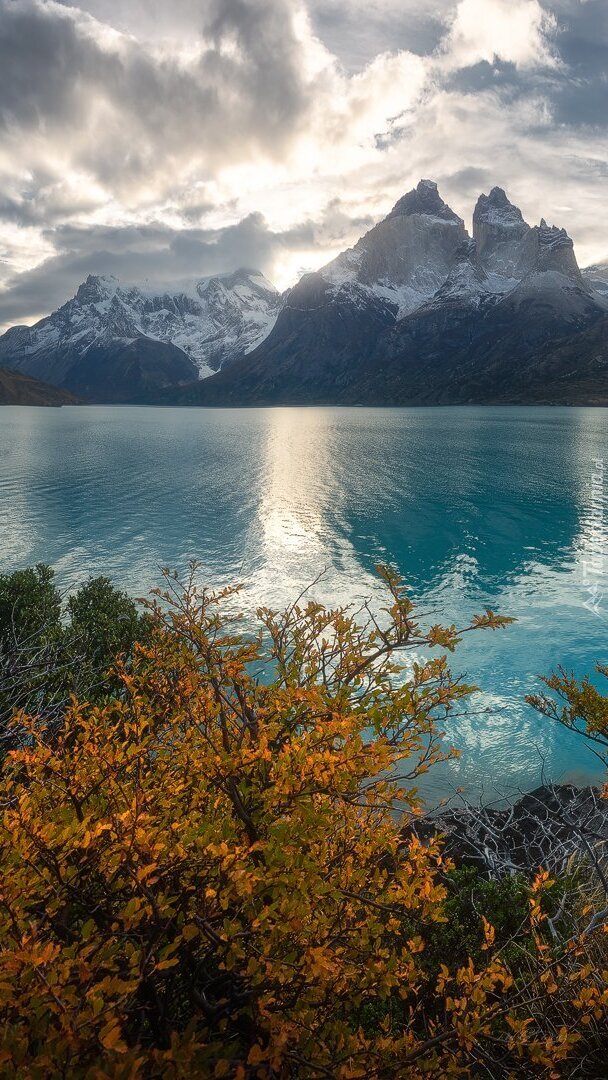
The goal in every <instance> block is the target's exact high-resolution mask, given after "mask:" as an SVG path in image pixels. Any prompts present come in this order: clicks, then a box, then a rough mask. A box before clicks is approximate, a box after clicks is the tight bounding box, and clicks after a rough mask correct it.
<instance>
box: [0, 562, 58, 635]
mask: <svg viewBox="0 0 608 1080" xmlns="http://www.w3.org/2000/svg"><path fill="white" fill-rule="evenodd" d="M60 631H61V597H60V595H59V592H58V590H57V586H56V585H55V575H54V572H53V570H51V568H50V566H45V565H44V564H43V563H39V564H38V565H37V566H31V567H28V569H27V570H16V571H15V572H14V573H12V574H0V641H7V640H9V641H11V640H12V642H13V643H16V642H19V643H24V642H26V641H27V642H30V643H40V642H42V641H48V640H50V639H52V638H53V637H56V636H57V635H58V634H59V633H60Z"/></svg>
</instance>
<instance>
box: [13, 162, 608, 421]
mask: <svg viewBox="0 0 608 1080" xmlns="http://www.w3.org/2000/svg"><path fill="white" fill-rule="evenodd" d="M472 220H473V230H472V236H471V235H469V232H468V231H467V229H466V228H465V225H464V221H463V219H462V218H461V217H459V215H458V214H456V213H455V212H454V211H453V210H452V209H451V207H450V206H448V204H447V203H446V202H444V200H443V199H442V197H441V195H440V193H439V190H438V187H437V184H436V183H435V182H434V181H432V180H421V181H420V182H419V183H418V185H417V186H416V187H415V188H413V189H412V190H411V191H409V192H407V193H406V194H405V195H404V196H402V197H401V198H400V199H399V200H398V201H397V202H396V203H395V205H394V206H393V208H392V210H391V211H390V212H389V213H388V214H387V215H386V217H385V218H383V219H382V220H381V221H379V222H378V223H377V224H376V225H374V226H373V227H372V228H371V229H369V230H368V232H366V233H365V235H364V236H362V237H361V238H360V239H359V240H358V241H357V242H356V243H355V244H354V245H353V246H352V247H351V248H348V249H347V250H346V251H344V252H342V253H341V254H340V255H338V256H337V257H336V258H334V259H332V260H331V261H330V262H329V263H327V264H326V265H325V266H324V267H321V268H320V269H319V270H318V271H314V272H312V273H308V274H305V275H304V276H303V277H302V278H301V279H300V281H298V282H297V283H296V285H294V286H293V288H291V289H289V290H287V292H286V293H285V294H283V296H282V297H279V294H278V293H277V292H276V290H275V289H274V287H273V286H272V285H271V284H270V283H269V282H268V281H267V280H266V279H265V278H264V277H263V275H261V274H260V273H259V272H258V271H255V270H251V269H247V268H242V269H240V270H237V271H235V272H234V273H233V274H224V275H218V276H215V277H212V278H207V279H201V280H199V281H195V282H193V283H189V284H186V285H184V287H183V288H181V289H179V288H177V287H175V286H174V287H172V292H169V291H165V292H163V291H162V290H160V289H159V288H158V287H149V286H122V285H121V284H120V282H118V281H117V280H116V279H115V278H108V277H106V278H102V277H98V276H94V275H90V276H89V277H88V278H87V280H86V281H85V282H83V283H82V285H81V286H80V287H79V289H78V290H77V292H76V294H75V296H74V297H73V298H72V300H70V301H68V302H67V303H66V304H65V305H63V306H62V307H61V308H59V309H58V311H57V312H55V313H53V314H52V315H50V316H47V318H46V319H44V320H41V321H40V322H39V323H38V324H37V325H36V326H35V327H32V328H24V327H15V328H12V329H11V330H9V331H7V333H6V334H5V335H4V336H3V337H1V338H0V363H4V364H8V359H7V356H8V358H9V359H10V357H11V356H12V358H13V364H12V366H15V367H17V368H18V369H19V370H24V371H27V372H29V373H30V374H34V375H43V374H44V375H45V376H46V377H47V378H49V376H51V378H50V379H49V381H54V382H57V383H58V384H59V385H66V386H69V387H71V388H72V389H73V390H74V391H75V392H77V393H79V394H82V395H84V396H86V397H87V398H90V399H92V400H114V401H118V400H131V401H154V402H158V403H178V404H179V403H193V404H252V403H258V404H297V403H314V402H323V403H330V402H334V403H362V402H365V401H374V402H376V403H379V404H397V403H416V402H419V401H420V402H421V403H429V404H430V403H432V402H433V401H437V402H443V401H446V402H447V401H453V402H459V401H469V400H486V399H489V397H488V396H489V395H490V394H491V395H493V399H494V398H496V399H497V400H507V399H509V396H511V397H512V396H513V394H515V393H521V394H522V395H523V396H524V397H525V393H526V386H528V387H529V390H530V394H531V395H534V394H541V396H542V395H543V394H544V395H545V396H547V397H548V398H550V397H551V392H552V391H551V382H552V380H555V381H556V385H557V383H558V382H559V384H560V394H561V395H562V397H563V394H564V393H566V389H565V383H567V382H568V379H569V380H570V383H569V385H570V387H571V390H572V395H573V400H576V399H577V395H578V394H579V393H580V392H582V391H581V389H580V388H581V387H582V386H583V385H586V386H590V385H591V384H593V386H594V387H595V389H594V394H595V396H596V397H597V393H598V389H597V387H598V380H599V383H600V396H601V384H602V381H603V380H604V378H606V379H607V381H608V372H607V370H606V357H605V352H606V350H605V348H604V346H603V343H602V342H603V339H602V338H601V335H600V337H599V338H598V335H597V327H598V326H604V317H605V316H607V315H608V263H606V264H597V265H596V266H594V267H591V268H589V269H588V270H584V271H582V272H581V270H580V269H579V266H578V263H577V260H576V255H575V252H574V245H573V242H572V239H571V238H570V237H569V236H568V234H567V232H566V231H565V230H564V229H561V228H559V227H557V226H554V225H548V224H547V222H546V221H545V220H544V219H541V221H540V223H539V224H538V225H530V224H529V223H528V222H526V221H525V220H524V217H523V215H522V213H521V210H520V209H519V208H518V207H517V206H515V205H514V204H513V203H512V202H511V201H510V200H509V198H508V195H507V193H506V192H505V191H504V189H503V188H501V187H498V186H495V187H493V188H492V189H491V190H490V191H489V193H488V194H487V195H486V194H482V195H480V196H479V198H478V200H477V203H476V205H475V208H474V211H473V219H472ZM62 334H63V336H62ZM45 335H46V336H47V337H49V336H50V340H49V341H48V342H47V344H48V348H46V349H45V340H44V339H45ZM53 335H54V337H53ZM577 349H578V352H577ZM589 350H591V352H589ZM567 355H569V356H570V361H569V362H570V363H571V364H574V367H573V369H572V371H571V372H570V374H568V372H566V371H563V370H562V366H563V363H565V359H564V358H565V357H566V356H567ZM201 376H206V377H204V378H202V379H201V378H200V377H201ZM564 380H565V382H564ZM589 380H591V382H590V381H589ZM541 384H542V385H541ZM577 387H578V389H577Z"/></svg>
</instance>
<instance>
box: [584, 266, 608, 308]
mask: <svg viewBox="0 0 608 1080" xmlns="http://www.w3.org/2000/svg"><path fill="white" fill-rule="evenodd" d="M581 273H582V275H583V278H584V280H585V281H586V283H587V285H588V286H589V288H590V289H591V291H592V292H594V293H595V294H596V296H600V297H601V298H602V299H603V300H606V301H608V262H602V263H595V264H594V265H593V266H586V267H585V269H584V270H582V271H581Z"/></svg>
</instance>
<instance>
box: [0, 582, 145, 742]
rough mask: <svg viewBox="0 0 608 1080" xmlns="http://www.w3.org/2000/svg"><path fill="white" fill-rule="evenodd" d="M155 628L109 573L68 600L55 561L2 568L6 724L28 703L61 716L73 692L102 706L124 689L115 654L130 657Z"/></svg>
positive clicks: (2, 715) (1, 717)
mask: <svg viewBox="0 0 608 1080" xmlns="http://www.w3.org/2000/svg"><path fill="white" fill-rule="evenodd" d="M149 628H150V618H149V616H148V615H146V614H142V613H140V612H139V611H138V609H137V606H136V604H135V603H134V602H133V600H131V598H130V597H129V596H128V595H127V594H126V593H124V592H121V591H120V590H119V589H116V588H115V587H114V586H113V585H112V584H111V582H110V581H109V580H108V579H107V578H105V577H98V578H93V579H91V580H90V581H88V582H87V583H86V584H85V585H83V586H82V587H81V588H80V589H78V591H77V592H75V593H73V594H72V595H71V596H70V597H69V598H68V600H67V603H65V604H62V598H61V595H60V593H59V590H58V588H57V585H56V583H55V577H54V572H53V570H52V569H51V568H50V567H49V566H45V565H43V564H40V565H38V566H35V567H30V568H28V569H26V570H17V571H14V572H13V573H11V574H1V575H0V724H1V725H2V726H3V727H4V726H5V725H6V723H7V721H8V720H9V718H10V716H11V715H12V714H13V713H15V712H17V711H19V710H22V709H25V710H28V711H35V712H36V713H38V714H39V715H44V716H45V717H46V718H47V719H53V718H54V719H56V720H57V719H59V718H60V717H61V716H62V715H63V713H64V711H65V708H66V706H67V704H68V702H69V699H70V696H71V695H72V694H75V695H77V696H80V697H82V698H86V699H87V700H89V701H91V702H93V703H97V704H99V703H101V702H102V701H105V700H107V698H108V696H109V695H112V694H114V695H116V694H118V693H119V691H120V686H121V684H120V682H119V680H118V679H117V678H116V677H115V676H113V675H112V674H111V670H112V669H113V667H114V665H115V662H116V658H117V657H119V656H120V657H123V658H124V659H125V660H126V661H127V663H128V662H129V660H130V658H131V657H132V653H133V646H134V644H135V642H136V641H140V642H145V641H146V640H147V638H148V636H149Z"/></svg>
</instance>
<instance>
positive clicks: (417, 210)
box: [320, 180, 468, 319]
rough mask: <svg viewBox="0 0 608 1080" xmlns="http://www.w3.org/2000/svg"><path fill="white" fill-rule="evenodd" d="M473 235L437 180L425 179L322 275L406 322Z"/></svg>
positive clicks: (448, 270) (431, 291) (446, 273)
mask: <svg viewBox="0 0 608 1080" xmlns="http://www.w3.org/2000/svg"><path fill="white" fill-rule="evenodd" d="M467 239H468V234H467V232H466V230H465V227H464V222H463V221H462V219H461V218H459V217H458V216H457V214H455V213H454V212H453V210H451V209H450V207H449V206H448V205H447V204H446V203H445V202H444V201H443V199H442V198H441V196H440V195H439V192H438V190H437V185H436V184H435V183H434V182H433V181H432V180H421V181H420V183H419V184H418V186H417V187H416V188H414V189H413V190H412V191H410V192H408V193H407V195H404V196H403V198H401V199H399V201H398V202H397V203H396V205H395V206H394V207H393V209H392V211H391V212H390V214H388V216H387V217H385V218H384V220H383V221H381V222H379V224H378V225H375V226H374V228H373V229H370V231H369V232H368V233H366V234H365V236H363V237H362V238H361V239H360V240H359V241H358V242H357V243H356V244H355V246H354V247H353V248H350V249H349V250H348V251H345V252H343V253H342V254H341V255H338V257H337V258H336V259H334V260H333V261H332V262H330V263H328V264H327V266H325V267H323V269H322V270H321V271H320V274H321V276H322V277H323V278H324V280H325V281H327V282H329V283H330V284H332V285H334V286H335V288H336V291H339V290H340V289H342V288H343V287H344V286H345V285H346V284H349V285H351V286H353V285H354V286H357V287H358V288H359V289H361V292H362V294H363V296H364V295H365V294H368V295H370V296H374V297H377V298H379V299H382V300H387V301H388V302H389V303H390V304H392V305H393V306H394V307H395V314H396V317H397V318H399V319H400V318H403V317H404V316H405V315H407V314H409V313H410V312H411V311H415V310H416V308H417V307H420V305H421V304H423V303H425V301H426V300H428V299H430V298H431V297H432V296H433V295H434V294H435V293H436V292H437V290H438V289H440V288H441V286H442V285H443V283H444V282H445V280H446V278H447V277H448V275H449V273H450V271H451V269H452V266H453V265H454V257H455V254H456V252H457V251H458V250H459V248H461V246H462V244H463V242H464V241H466V240H467Z"/></svg>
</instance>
